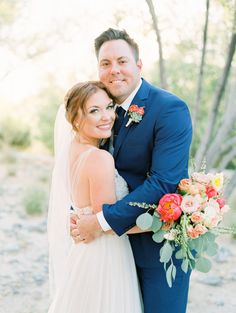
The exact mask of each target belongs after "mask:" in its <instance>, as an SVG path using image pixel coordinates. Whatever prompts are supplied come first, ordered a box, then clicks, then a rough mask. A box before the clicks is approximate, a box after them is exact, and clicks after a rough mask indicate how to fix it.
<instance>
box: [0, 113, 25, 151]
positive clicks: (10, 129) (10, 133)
mask: <svg viewBox="0 0 236 313" xmlns="http://www.w3.org/2000/svg"><path fill="white" fill-rule="evenodd" d="M0 142H2V143H5V144H7V145H9V146H13V147H18V148H27V147H29V146H30V145H31V133H30V128H29V126H28V125H26V124H24V123H23V122H22V121H19V120H18V119H17V118H14V117H8V118H5V119H4V120H2V121H0Z"/></svg>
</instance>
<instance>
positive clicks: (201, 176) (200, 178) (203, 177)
mask: <svg viewBox="0 0 236 313" xmlns="http://www.w3.org/2000/svg"><path fill="white" fill-rule="evenodd" d="M191 177H192V179H193V180H194V181H197V182H199V183H201V184H204V185H205V184H209V182H210V181H211V174H205V173H198V172H194V173H193V174H192V175H191Z"/></svg>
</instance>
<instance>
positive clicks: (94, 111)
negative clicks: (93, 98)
mask: <svg viewBox="0 0 236 313" xmlns="http://www.w3.org/2000/svg"><path fill="white" fill-rule="evenodd" d="M96 112H98V109H92V110H91V111H89V113H96Z"/></svg>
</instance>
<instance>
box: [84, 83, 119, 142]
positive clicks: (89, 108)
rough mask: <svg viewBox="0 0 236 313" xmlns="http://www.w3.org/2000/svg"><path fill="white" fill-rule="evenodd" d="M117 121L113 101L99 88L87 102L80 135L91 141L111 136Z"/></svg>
mask: <svg viewBox="0 0 236 313" xmlns="http://www.w3.org/2000/svg"><path fill="white" fill-rule="evenodd" d="M114 121H115V111H114V104H113V101H112V100H111V99H110V98H109V97H108V95H107V93H106V92H105V91H104V90H102V89H99V90H98V91H97V92H96V93H94V94H93V95H92V96H90V97H89V99H88V100H87V102H86V104H85V115H84V117H83V118H82V120H81V124H80V125H81V126H80V129H79V135H80V136H82V137H83V138H84V139H86V140H87V141H89V142H94V141H97V140H98V139H102V138H109V137H110V136H111V130H112V127H113V124H114Z"/></svg>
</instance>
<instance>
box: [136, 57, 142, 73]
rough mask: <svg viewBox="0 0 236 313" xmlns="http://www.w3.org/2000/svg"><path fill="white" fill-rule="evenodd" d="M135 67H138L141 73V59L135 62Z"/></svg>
mask: <svg viewBox="0 0 236 313" xmlns="http://www.w3.org/2000/svg"><path fill="white" fill-rule="evenodd" d="M137 66H138V68H139V69H140V71H141V69H142V67H143V63H142V60H141V59H138V61H137Z"/></svg>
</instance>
